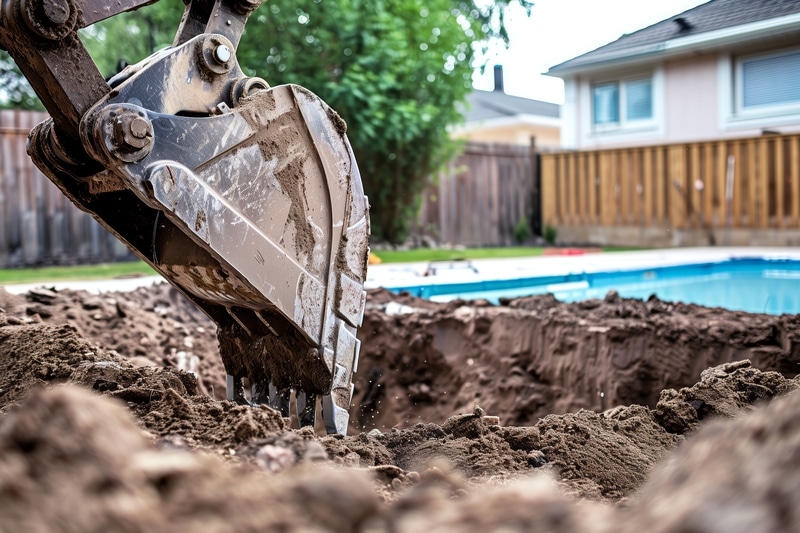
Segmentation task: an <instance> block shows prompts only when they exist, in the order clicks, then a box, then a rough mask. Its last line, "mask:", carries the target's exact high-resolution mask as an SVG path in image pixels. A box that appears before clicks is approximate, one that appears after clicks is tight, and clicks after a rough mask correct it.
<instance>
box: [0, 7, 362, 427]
mask: <svg viewBox="0 0 800 533" xmlns="http://www.w3.org/2000/svg"><path fill="white" fill-rule="evenodd" d="M149 3H152V2H151V1H144V2H135V1H130V0H128V1H120V2H114V3H110V4H109V3H104V2H96V1H93V0H24V1H21V0H9V1H6V2H4V3H3V18H2V20H1V21H0V44H2V45H3V46H4V47H6V48H8V49H9V52H10V53H11V54H12V56H13V57H14V58H15V60H17V62H18V63H22V64H21V65H20V66H23V64H24V65H25V68H23V73H24V74H25V75H26V76H27V77H28V78H29V79H30V80H31V83H32V85H33V87H34V89H35V90H36V92H37V94H39V95H40V97H42V100H43V103H44V104H45V106H46V107H47V108H48V110H49V111H50V113H51V115H52V117H53V120H52V122H48V123H44V124H42V125H40V126H39V127H38V128H37V129H36V130H35V131H34V132H33V133H32V135H31V142H30V149H29V152H30V153H31V156H32V157H33V159H34V161H35V162H36V164H37V165H38V166H39V167H40V168H42V170H43V171H44V172H45V173H46V174H47V175H48V176H49V177H50V179H51V180H52V181H53V182H54V183H56V185H58V186H59V188H60V189H61V190H62V191H63V192H64V193H65V194H66V195H67V196H68V197H69V198H70V199H71V200H73V201H74V202H75V203H76V204H78V205H79V206H80V207H82V208H83V209H85V210H87V211H89V212H90V213H92V214H93V215H94V216H95V217H96V218H97V219H98V220H99V221H100V222H101V223H102V224H103V225H105V226H106V227H107V228H108V229H109V230H110V231H112V232H113V233H114V234H115V235H117V236H118V237H119V238H120V239H121V240H122V241H123V242H125V243H126V244H127V245H128V246H129V247H130V248H131V249H132V250H134V251H135V252H136V253H137V254H138V255H139V256H140V257H142V258H143V259H144V260H146V261H147V262H148V263H150V264H151V265H152V266H153V267H154V268H156V269H157V270H158V271H159V272H161V273H162V274H163V275H164V276H165V277H166V278H167V279H168V280H170V282H171V283H173V284H174V285H175V286H176V287H178V288H179V289H180V290H181V291H183V292H184V293H185V294H186V295H187V296H189V297H190V298H191V299H192V300H193V301H195V302H196V303H197V304H198V305H199V306H200V307H202V308H203V309H204V310H205V311H206V312H207V313H208V314H209V316H211V317H212V318H213V319H214V320H215V321H216V322H217V323H218V324H219V326H220V328H221V344H222V345H223V353H222V356H223V361H224V362H225V366H226V369H227V371H228V372H229V373H230V374H231V380H230V381H231V383H232V385H231V387H232V388H231V390H230V391H229V393H230V394H231V396H232V397H234V398H236V399H238V400H241V401H244V397H245V395H244V394H243V392H242V390H241V389H242V379H243V378H247V380H248V381H249V383H250V385H251V386H252V390H251V396H250V397H251V399H253V400H256V399H259V398H260V399H263V400H265V401H272V402H278V403H280V402H283V401H284V400H285V398H286V394H287V391H288V390H290V389H295V390H296V392H297V395H298V399H299V400H301V401H299V403H300V404H302V405H301V408H300V410H301V411H302V413H299V414H300V415H302V416H301V419H302V420H303V421H304V422H305V423H313V412H314V409H313V408H312V405H310V404H308V403H307V402H311V403H315V402H316V398H317V396H318V395H319V396H320V397H322V403H323V414H324V417H325V424H326V427H327V428H328V430H329V431H330V432H337V433H343V432H344V431H346V427H347V418H348V415H347V409H348V407H349V403H350V398H351V396H352V384H351V383H352V374H353V372H355V370H356V368H357V366H358V352H359V343H358V340H357V338H356V328H357V327H358V326H359V325H360V324H361V320H362V317H363V309H364V305H365V292H364V290H363V283H364V279H365V277H366V264H367V256H368V254H369V250H368V239H369V218H368V204H367V200H366V197H365V196H364V193H363V190H362V188H361V179H360V176H359V173H358V168H357V165H356V163H355V160H354V157H353V153H352V149H351V148H350V145H349V142H348V141H347V137H346V135H345V125H344V123H343V121H342V120H341V119H340V118H339V117H338V115H336V113H335V112H334V111H333V110H331V109H330V108H329V107H328V106H327V105H326V104H325V103H324V102H322V101H321V100H320V99H319V98H318V97H317V96H315V95H313V94H312V93H310V92H308V91H307V90H305V89H303V88H302V87H298V86H294V85H286V86H281V87H274V88H270V87H269V85H268V83H267V82H266V81H264V80H261V79H260V78H250V77H247V76H245V75H244V73H243V72H242V70H241V69H240V67H239V65H238V63H237V61H236V55H235V52H236V46H237V45H238V42H239V38H240V36H241V33H242V31H243V29H244V25H245V22H246V20H247V17H248V16H249V15H250V13H251V12H252V11H253V10H254V9H255V8H256V7H258V4H259V3H260V2H259V0H229V1H222V0H217V1H215V2H212V1H210V0H192V1H189V2H186V10H185V12H184V17H183V20H182V23H181V26H180V28H179V29H178V32H177V35H176V38H175V46H173V47H171V48H168V49H166V50H164V51H161V52H158V53H156V54H154V55H153V56H151V57H149V58H147V59H145V60H143V61H141V62H140V63H138V64H137V65H133V66H130V67H128V68H126V69H125V70H124V71H123V72H122V73H120V74H119V75H117V76H115V77H114V78H112V79H111V80H109V82H108V83H106V81H105V80H103V79H102V77H100V75H99V72H98V71H97V68H96V67H95V65H94V63H93V62H92V60H91V58H89V56H88V54H87V53H86V51H85V49H84V48H83V46H82V44H81V43H80V41H79V40H78V39H77V36H76V35H75V31H76V29H77V28H79V27H82V26H83V25H85V24H88V23H91V22H96V21H98V20H102V19H103V18H107V17H108V16H112V15H114V14H116V13H119V12H122V11H126V10H130V9H134V8H136V7H139V6H142V5H146V4H149ZM67 72H69V75H66V73H67ZM76 73H77V74H78V75H75V74H76ZM267 383H269V384H271V386H272V389H274V390H273V392H274V393H272V394H268V393H267V392H266V391H267V390H268V388H269V387H267ZM276 405H277V403H276ZM281 405H283V404H282V403H281Z"/></svg>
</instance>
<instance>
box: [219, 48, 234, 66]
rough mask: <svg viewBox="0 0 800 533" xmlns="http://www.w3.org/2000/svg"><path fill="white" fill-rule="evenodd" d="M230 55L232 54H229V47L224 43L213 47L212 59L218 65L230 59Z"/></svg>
mask: <svg viewBox="0 0 800 533" xmlns="http://www.w3.org/2000/svg"><path fill="white" fill-rule="evenodd" d="M232 55H233V54H231V49H230V48H228V47H227V46H225V45H224V44H221V45H219V46H217V47H216V48H214V59H215V60H216V61H217V63H219V64H220V65H222V64H224V63H227V62H228V61H230V60H231V56H232Z"/></svg>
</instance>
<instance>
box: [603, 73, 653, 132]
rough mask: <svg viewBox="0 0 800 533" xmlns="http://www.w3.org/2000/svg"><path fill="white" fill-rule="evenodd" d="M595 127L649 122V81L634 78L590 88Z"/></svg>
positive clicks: (650, 106)
mask: <svg viewBox="0 0 800 533" xmlns="http://www.w3.org/2000/svg"><path fill="white" fill-rule="evenodd" d="M592 105H593V110H592V113H593V122H594V125H595V127H599V128H601V129H604V128H606V127H608V126H617V127H624V126H626V125H630V124H631V123H636V122H638V121H645V120H652V119H653V80H652V79H651V78H637V79H630V80H621V81H613V82H606V83H598V84H595V85H593V86H592Z"/></svg>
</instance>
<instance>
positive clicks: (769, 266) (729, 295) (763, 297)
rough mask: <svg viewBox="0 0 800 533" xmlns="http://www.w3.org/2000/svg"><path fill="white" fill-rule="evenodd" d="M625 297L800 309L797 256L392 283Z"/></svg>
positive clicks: (473, 295) (442, 289) (451, 290)
mask: <svg viewBox="0 0 800 533" xmlns="http://www.w3.org/2000/svg"><path fill="white" fill-rule="evenodd" d="M612 289H613V290H616V291H617V292H619V294H620V295H621V296H623V297H626V298H641V299H647V298H648V297H650V295H651V294H655V295H656V296H658V297H659V298H660V299H662V300H665V301H674V302H678V301H680V302H685V303H695V304H699V305H704V306H707V307H725V308H727V309H733V310H741V311H747V312H751V313H769V314H774V315H780V314H783V313H789V314H798V313H800V261H794V260H775V259H760V258H743V259H731V260H728V261H721V262H714V263H703V264H694V265H679V266H667V267H658V268H649V269H643V270H633V271H620V272H594V273H592V272H588V273H586V272H584V273H578V274H567V275H562V276H546V277H530V278H521V279H506V280H488V281H476V282H464V283H439V284H435V285H416V286H405V287H393V288H392V289H391V290H393V291H395V292H400V291H408V292H410V293H411V294H413V295H415V296H419V297H422V298H427V299H431V300H438V301H447V300H452V299H455V298H461V299H464V300H472V299H477V298H485V299H487V300H489V301H490V302H493V303H497V302H498V300H499V298H503V297H505V298H515V297H519V296H529V295H532V294H545V293H552V294H553V295H554V296H555V297H556V298H557V299H559V300H561V301H564V302H575V301H580V300H586V299H589V298H603V297H604V296H605V295H606V293H607V292H608V291H610V290H612Z"/></svg>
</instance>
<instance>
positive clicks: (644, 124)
mask: <svg viewBox="0 0 800 533" xmlns="http://www.w3.org/2000/svg"><path fill="white" fill-rule="evenodd" d="M655 78H656V74H655V72H637V73H634V74H630V75H626V76H617V77H614V78H610V77H609V78H598V79H594V80H591V81H590V82H589V103H590V106H591V110H590V116H589V120H590V124H591V129H592V132H595V133H603V132H618V131H626V130H635V129H650V128H653V127H655V126H656V79H655ZM645 80H646V81H649V82H650V116H649V117H648V118H641V119H629V118H628V84H629V83H631V82H638V81H645ZM612 84H616V86H617V97H618V100H617V115H618V116H617V121H616V122H606V123H602V124H598V123H597V122H595V116H596V115H595V87H600V86H604V85H612Z"/></svg>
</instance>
